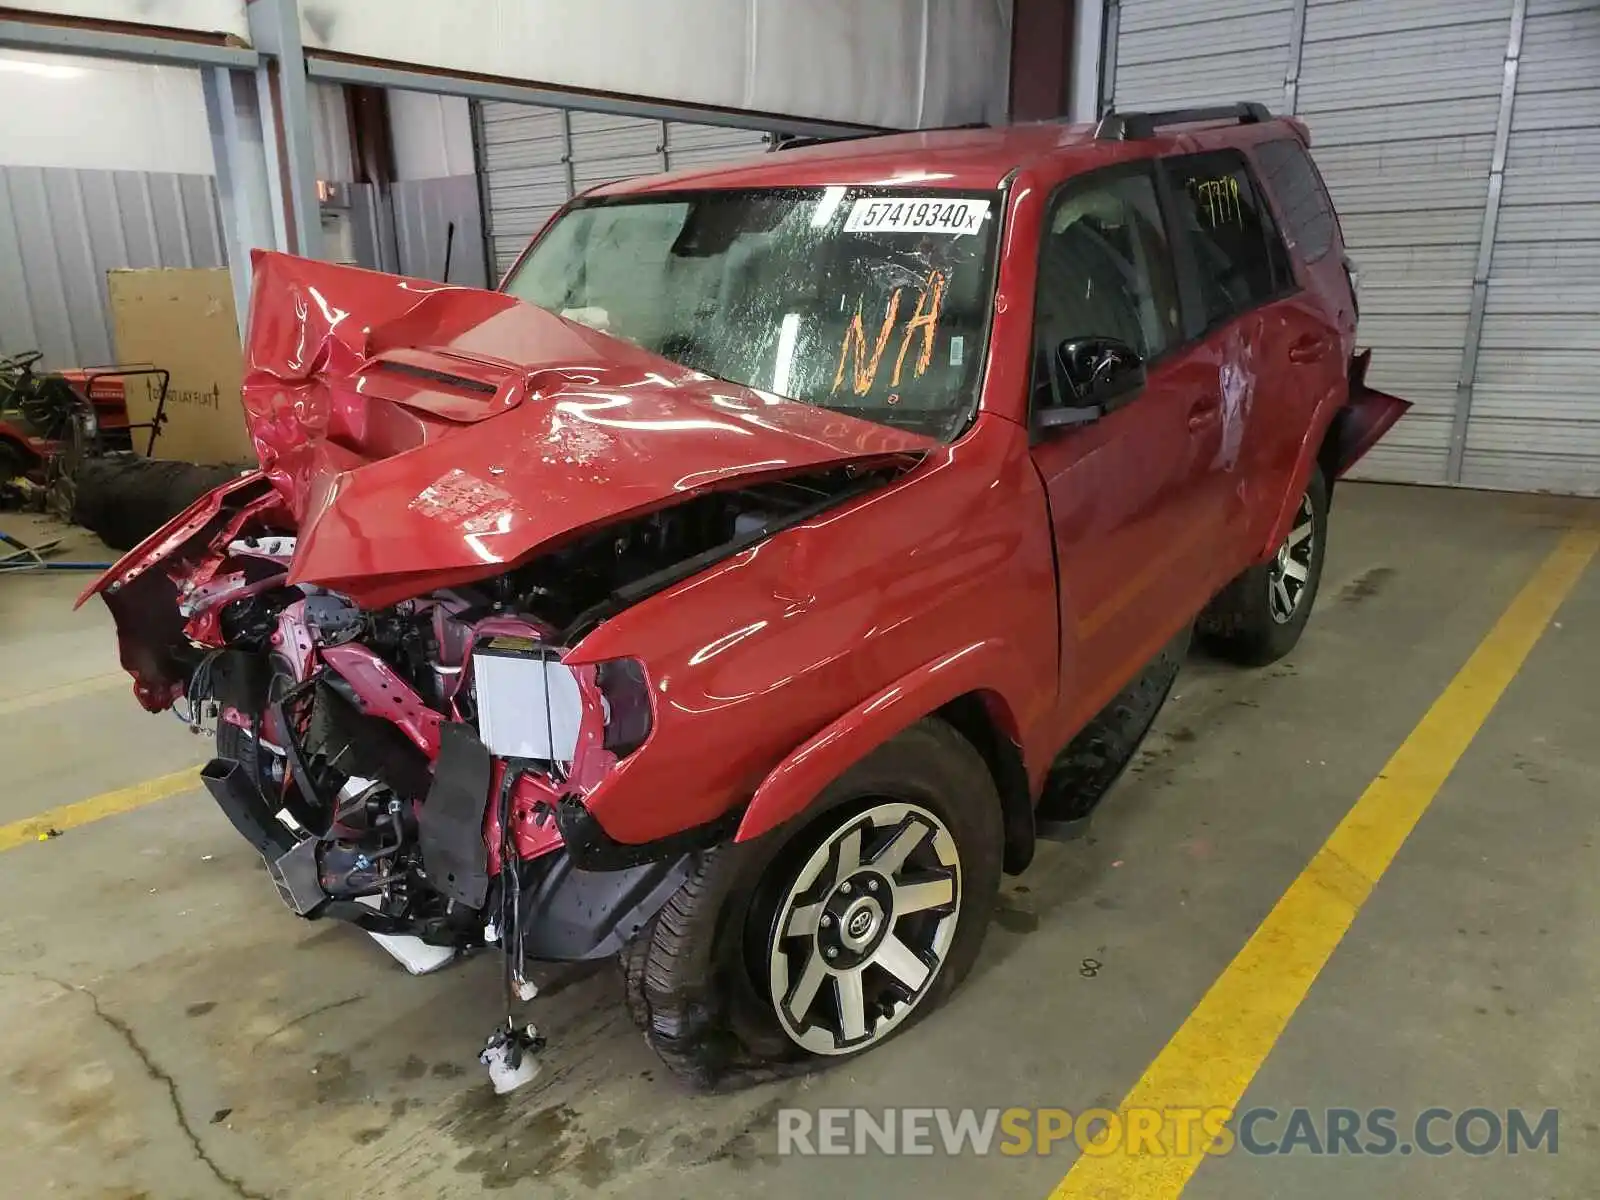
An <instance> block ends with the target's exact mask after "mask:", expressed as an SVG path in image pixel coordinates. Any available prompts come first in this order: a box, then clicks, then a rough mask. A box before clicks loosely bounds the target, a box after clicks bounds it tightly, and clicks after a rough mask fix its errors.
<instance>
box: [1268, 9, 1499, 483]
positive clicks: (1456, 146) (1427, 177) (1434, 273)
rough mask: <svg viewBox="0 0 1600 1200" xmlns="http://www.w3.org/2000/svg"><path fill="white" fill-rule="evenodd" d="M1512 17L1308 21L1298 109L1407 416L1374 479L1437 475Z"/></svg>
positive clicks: (1371, 463) (1396, 13)
mask: <svg viewBox="0 0 1600 1200" xmlns="http://www.w3.org/2000/svg"><path fill="white" fill-rule="evenodd" d="M1510 16H1511V0H1404V2H1400V3H1397V2H1395V0H1312V3H1311V4H1310V5H1309V7H1308V9H1307V12H1306V23H1305V48H1304V51H1303V53H1302V60H1301V68H1300V103H1299V111H1300V115H1301V116H1303V117H1304V118H1305V120H1306V123H1307V124H1308V125H1309V126H1310V128H1311V133H1312V138H1313V145H1314V151H1313V152H1314V154H1315V155H1316V159H1317V163H1318V165H1319V166H1320V167H1321V168H1322V171H1323V174H1324V175H1325V176H1326V177H1327V181H1328V187H1329V190H1330V191H1332V193H1333V200H1334V205H1335V207H1337V208H1338V210H1339V215H1340V219H1341V222H1342V223H1343V226H1344V232H1345V240H1346V241H1347V242H1348V243H1349V246H1350V254H1351V257H1352V258H1354V259H1355V261H1356V263H1357V264H1358V266H1359V267H1360V270H1361V338H1362V341H1363V342H1365V343H1366V344H1367V345H1369V346H1371V347H1372V352H1373V353H1372V379H1373V382H1374V383H1375V384H1376V385H1377V386H1379V387H1382V388H1386V389H1387V390H1389V391H1392V392H1395V393H1396V394H1398V395H1401V396H1404V397H1405V398H1406V399H1408V400H1410V401H1412V403H1413V404H1415V406H1416V407H1415V408H1413V409H1412V411H1411V413H1410V414H1409V415H1408V416H1407V417H1406V419H1405V420H1404V421H1402V422H1401V423H1400V424H1399V425H1398V426H1396V428H1395V429H1394V431H1393V432H1392V433H1390V434H1389V435H1388V436H1387V437H1386V438H1384V440H1383V441H1382V442H1381V443H1380V444H1379V446H1378V448H1377V449H1375V450H1374V451H1373V452H1372V454H1371V455H1370V457H1369V460H1368V461H1367V462H1366V463H1364V464H1363V469H1364V473H1365V474H1366V475H1368V476H1370V477H1373V478H1385V479H1405V480H1419V481H1423V482H1428V483H1434V482H1441V481H1444V480H1445V479H1447V478H1448V463H1449V451H1450V436H1451V430H1452V427H1453V421H1454V414H1455V411H1456V405H1457V399H1458V389H1457V384H1458V381H1459V377H1460V373H1461V360H1462V353H1463V347H1464V346H1465V345H1466V342H1467V338H1468V318H1469V313H1470V309H1471V305H1472V286H1473V275H1474V271H1475V269H1476V268H1475V264H1476V261H1477V256H1478V242H1479V239H1480V237H1481V235H1482V231H1483V215H1484V202H1485V197H1486V196H1487V195H1488V190H1489V166H1490V160H1491V157H1492V153H1493V148H1494V131H1495V119H1496V116H1497V114H1498V113H1499V109H1500V87H1501V82H1502V79H1503V69H1502V68H1503V63H1504V60H1505V52H1506V36H1507V31H1508V25H1509V21H1510ZM1276 107H1277V108H1280V109H1281V108H1282V99H1281V97H1280V100H1279V103H1278V105H1277V106H1276Z"/></svg>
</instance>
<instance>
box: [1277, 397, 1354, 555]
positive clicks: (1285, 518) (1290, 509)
mask: <svg viewBox="0 0 1600 1200" xmlns="http://www.w3.org/2000/svg"><path fill="white" fill-rule="evenodd" d="M1345 411H1346V410H1345V408H1344V406H1343V405H1342V404H1341V403H1338V402H1335V401H1333V400H1330V401H1328V402H1327V403H1325V404H1324V405H1323V406H1322V408H1321V409H1319V410H1318V412H1317V414H1316V417H1315V418H1314V419H1313V420H1312V422H1311V428H1310V429H1309V430H1308V431H1307V432H1306V436H1305V440H1304V441H1302V442H1301V443H1300V454H1299V456H1298V458H1297V459H1296V460H1295V465H1294V470H1293V472H1291V473H1290V475H1289V486H1288V487H1287V488H1285V489H1284V492H1283V495H1282V496H1280V497H1279V498H1278V509H1277V513H1276V515H1275V516H1274V517H1273V520H1272V524H1271V525H1269V526H1268V527H1267V537H1266V540H1265V541H1264V542H1263V543H1262V545H1261V547H1260V550H1259V553H1258V555H1257V558H1256V561H1258V562H1260V561H1264V560H1265V559H1266V558H1267V557H1268V556H1270V555H1271V554H1272V553H1273V552H1274V551H1275V550H1277V548H1278V544H1279V543H1280V542H1282V541H1283V539H1284V538H1286V537H1288V536H1289V529H1290V526H1292V525H1293V524H1294V514H1295V512H1296V510H1297V509H1299V507H1300V498H1301V497H1302V496H1303V495H1304V494H1305V490H1306V488H1307V486H1308V485H1309V484H1310V483H1311V472H1312V471H1313V470H1315V469H1317V468H1319V467H1320V468H1321V469H1322V478H1323V481H1324V482H1325V484H1326V485H1327V489H1328V498H1329V499H1330V500H1332V498H1333V474H1332V472H1331V471H1330V470H1329V469H1328V466H1327V463H1328V461H1329V460H1330V459H1332V460H1336V459H1337V454H1338V446H1339V426H1340V422H1341V421H1342V419H1343V414H1344V413H1345Z"/></svg>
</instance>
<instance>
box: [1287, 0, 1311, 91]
mask: <svg viewBox="0 0 1600 1200" xmlns="http://www.w3.org/2000/svg"><path fill="white" fill-rule="evenodd" d="M1305 45H1306V0H1294V12H1293V13H1292V14H1291V16H1290V20H1289V64H1288V66H1287V67H1285V68H1284V72H1283V111H1284V114H1285V115H1286V116H1290V117H1292V116H1294V115H1295V113H1297V112H1298V111H1299V110H1300V61H1301V59H1302V58H1303V57H1304V53H1305Z"/></svg>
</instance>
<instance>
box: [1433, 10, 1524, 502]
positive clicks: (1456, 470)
mask: <svg viewBox="0 0 1600 1200" xmlns="http://www.w3.org/2000/svg"><path fill="white" fill-rule="evenodd" d="M1527 16H1528V0H1512V4H1511V29H1510V31H1509V32H1508V33H1507V35H1506V56H1505V61H1504V64H1503V67H1502V73H1501V81H1500V112H1499V115H1498V116H1497V117H1496V119H1495V123H1494V152H1493V155H1492V157H1491V158H1490V160H1489V190H1488V194H1487V195H1486V196H1485V197H1484V202H1483V225H1482V228H1481V229H1480V230H1479V233H1478V260H1477V264H1476V266H1475V267H1474V269H1473V272H1472V305H1471V307H1470V308H1469V309H1468V311H1467V335H1466V338H1465V340H1464V341H1463V343H1462V348H1461V372H1460V374H1459V375H1458V376H1457V377H1456V408H1455V414H1454V417H1453V418H1452V420H1451V422H1450V456H1449V460H1448V462H1447V464H1446V467H1445V478H1446V479H1447V480H1448V481H1449V482H1451V483H1460V482H1461V468H1462V464H1463V462H1464V461H1465V459H1466V455H1467V426H1468V425H1469V424H1470V423H1471V420H1472V392H1473V388H1474V386H1475V384H1476V382H1477V378H1478V349H1479V347H1480V345H1481V344H1482V342H1483V317H1484V313H1485V311H1486V310H1487V309H1488V307H1489V272H1490V270H1491V269H1492V268H1493V266H1494V240H1495V232H1496V230H1497V229H1498V228H1499V225H1500V197H1501V193H1502V192H1503V191H1504V190H1505V179H1506V152H1507V151H1508V150H1509V149H1510V146H1511V112H1512V109H1513V108H1514V107H1515V106H1516V101H1517V70H1518V67H1519V66H1520V64H1521V60H1522V30H1523V26H1524V24H1525V23H1526V20H1527Z"/></svg>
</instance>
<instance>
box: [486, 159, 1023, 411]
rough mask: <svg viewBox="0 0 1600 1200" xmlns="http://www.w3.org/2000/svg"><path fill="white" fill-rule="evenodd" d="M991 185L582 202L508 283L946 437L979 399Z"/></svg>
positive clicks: (659, 348) (993, 210)
mask: <svg viewBox="0 0 1600 1200" xmlns="http://www.w3.org/2000/svg"><path fill="white" fill-rule="evenodd" d="M1000 211H1001V204H1000V197H999V195H998V194H996V193H991V192H981V193H971V192H965V193H962V192H942V193H941V192H936V191H931V190H928V189H922V190H918V191H915V192H913V191H910V190H904V189H902V190H889V189H884V188H843V187H830V188H785V189H781V190H772V189H768V190H761V191H731V192H729V191H719V192H695V193H676V194H672V195H662V196H652V197H646V198H634V197H626V198H619V199H617V200H611V201H606V200H602V201H597V202H590V203H587V204H582V205H580V206H579V207H577V208H574V209H573V210H571V211H570V212H568V213H566V214H565V215H563V216H562V217H561V218H560V219H559V220H558V221H557V222H556V223H555V224H554V225H553V226H552V227H551V228H550V229H549V231H548V232H547V233H546V234H545V236H544V237H543V238H541V239H540V240H539V242H538V244H537V245H535V246H534V247H533V249H532V250H531V251H530V252H529V253H528V255H527V256H526V257H525V258H524V259H523V261H522V262H521V264H520V265H519V266H518V267H517V268H516V270H514V271H513V272H512V274H511V276H510V277H509V278H508V279H507V280H506V282H505V290H506V291H507V292H509V293H510V294H512V295H514V296H516V297H518V298H519V299H522V300H527V301H530V302H531V303H534V304H537V305H539V306H540V307H541V308H546V309H549V310H550V311H552V312H556V313H560V314H561V315H562V316H565V317H568V318H569V319H572V320H577V321H582V322H584V323H585V324H588V325H592V326H594V327H595V328H597V329H602V330H604V331H606V332H607V333H611V334H614V335H615V336H617V337H622V338H626V339H627V340H628V341H630V342H634V343H636V344H637V345H639V346H642V347H644V348H645V349H647V350H650V351H653V352H654V353H656V354H660V355H662V356H663V357H665V358H669V359H671V360H672V361H674V362H677V363H680V364H682V365H683V366H686V367H689V368H691V369H693V370H698V371H704V372H705V373H707V374H709V375H715V376H718V377H720V378H723V379H728V380H732V381H733V382H735V383H741V384H744V385H746V386H748V387H752V388H758V389H761V390H763V391H769V392H775V393H777V394H778V395H781V396H787V397H790V398H792V399H795V400H800V401H803V402H805V403H807V404H815V405H820V406H823V407H826V408H830V409H835V410H837V411H840V412H847V413H850V414H852V415H854V416H858V417H863V418H865V419H867V420H869V421H876V422H878V423H880V424H884V425H892V426H896V427H898V428H902V429H909V430H912V431H915V432H918V433H923V434H928V435H931V436H933V437H937V438H940V439H942V440H946V441H948V440H950V439H952V438H954V437H956V436H957V435H958V434H960V433H961V432H962V430H963V429H965V427H966V425H967V423H968V421H969V420H970V418H971V415H972V411H973V409H974V408H975V407H976V403H977V393H978V387H979V385H980V383H981V371H982V365H983V357H984V355H983V349H984V345H983V344H984V339H985V337H986V334H987V329H988V317H989V308H990V302H991V294H992V289H993V286H994V284H993V275H994V257H995V246H996V244H997V230H998V226H999V223H1000Z"/></svg>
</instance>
